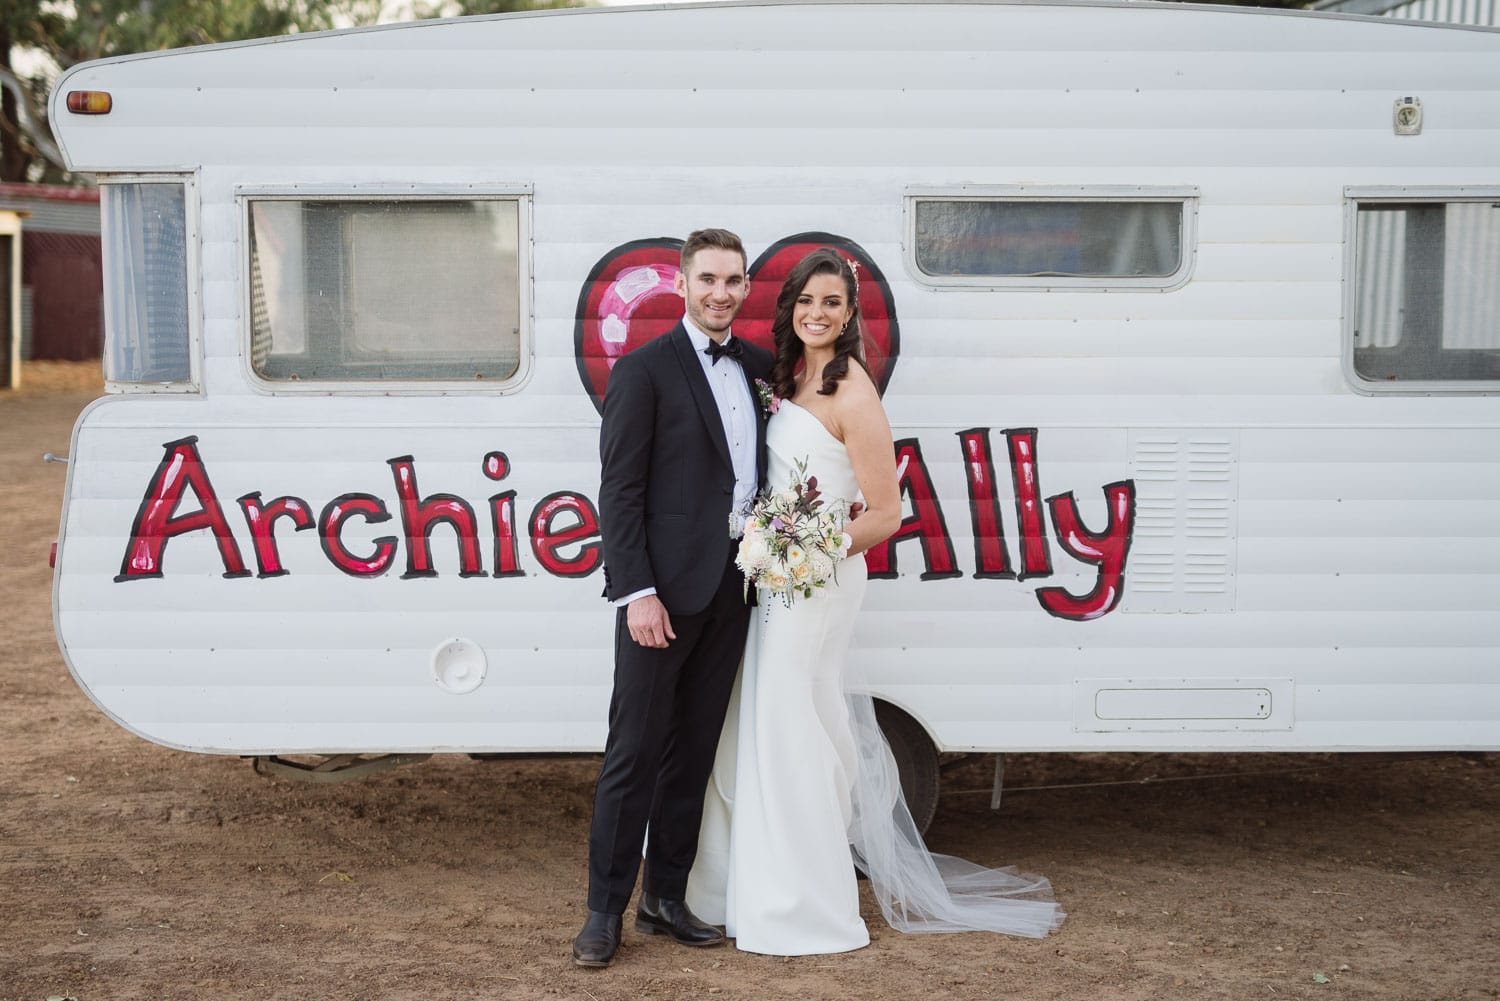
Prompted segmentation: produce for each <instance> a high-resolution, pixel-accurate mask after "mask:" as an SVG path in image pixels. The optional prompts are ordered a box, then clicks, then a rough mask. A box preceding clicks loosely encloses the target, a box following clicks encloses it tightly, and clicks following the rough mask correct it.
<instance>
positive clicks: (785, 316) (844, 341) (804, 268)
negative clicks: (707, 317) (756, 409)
mask: <svg viewBox="0 0 1500 1001" xmlns="http://www.w3.org/2000/svg"><path fill="white" fill-rule="evenodd" d="M813 275H837V276H838V277H839V278H840V279H842V280H843V283H844V296H845V298H846V299H848V301H849V305H850V307H851V308H852V309H853V312H852V313H850V314H849V322H848V324H847V325H845V327H844V330H843V332H842V333H841V334H839V337H838V340H836V341H834V342H833V352H834V354H833V360H832V361H830V362H829V363H828V364H827V365H824V366H823V373H822V375H823V385H822V386H820V387H819V388H818V393H819V395H821V396H832V395H833V393H834V392H835V391H837V390H838V388H839V380H840V379H842V378H844V377H845V376H846V375H848V374H849V359H850V358H853V359H854V360H855V361H856V362H858V363H859V365H860V367H861V368H864V369H865V371H867V372H868V371H869V367H868V366H866V365H865V349H864V338H863V336H862V335H861V333H860V331H861V323H860V319H859V283H858V281H857V280H856V279H855V276H854V269H853V268H851V267H850V266H849V262H848V261H846V260H845V259H844V257H843V255H842V254H840V253H839V252H838V251H836V250H833V249H832V248H830V247H819V248H818V249H817V250H814V251H813V252H812V253H810V254H808V255H807V256H806V257H804V258H802V260H800V261H798V262H797V263H796V264H795V265H793V266H792V270H791V272H790V273H788V274H787V276H786V281H785V282H783V283H782V285H781V292H780V293H779V294H778V295H777V296H776V318H775V319H774V320H773V321H772V322H771V339H772V343H773V344H774V346H775V348H776V360H775V362H774V363H773V364H772V366H771V388H772V389H773V390H774V391H775V393H776V395H777V396H779V397H781V398H782V399H788V398H790V397H791V396H792V394H793V393H794V392H795V391H796V388H797V365H798V363H799V362H801V361H802V356H803V354H804V353H805V349H804V348H803V346H802V341H801V340H799V339H798V337H797V334H796V332H795V331H793V330H792V310H793V309H794V308H795V307H796V305H797V296H799V295H801V294H802V290H803V289H804V288H805V287H806V286H807V283H808V282H809V281H810V280H811V279H812V277H813Z"/></svg>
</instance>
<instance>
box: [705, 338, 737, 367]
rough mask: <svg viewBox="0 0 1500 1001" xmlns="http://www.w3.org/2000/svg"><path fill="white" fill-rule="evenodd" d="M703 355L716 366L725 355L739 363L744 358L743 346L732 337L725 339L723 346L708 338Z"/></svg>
mask: <svg viewBox="0 0 1500 1001" xmlns="http://www.w3.org/2000/svg"><path fill="white" fill-rule="evenodd" d="M703 353H704V354H706V355H708V356H709V357H710V358H712V359H713V364H715V365H717V364H719V359H720V358H723V357H724V356H725V355H728V356H729V357H731V358H733V359H734V360H735V361H739V360H740V359H741V358H743V357H745V346H744V345H743V344H741V343H740V342H739V341H738V340H736V339H735V338H733V337H726V338H725V339H724V343H723V344H720V343H718V342H716V341H714V340H713V339H712V338H710V339H709V342H708V347H706V348H704V349H703Z"/></svg>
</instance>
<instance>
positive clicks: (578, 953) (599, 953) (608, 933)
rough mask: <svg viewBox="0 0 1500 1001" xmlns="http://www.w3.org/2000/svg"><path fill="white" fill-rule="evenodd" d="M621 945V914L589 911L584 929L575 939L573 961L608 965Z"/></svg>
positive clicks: (582, 963)
mask: <svg viewBox="0 0 1500 1001" xmlns="http://www.w3.org/2000/svg"><path fill="white" fill-rule="evenodd" d="M619 947H620V915H618V914H604V913H602V912H600V911H589V917H588V920H587V921H585V922H584V923H583V931H581V932H579V933H578V937H577V938H575V939H574V940H573V962H574V963H576V964H578V965H579V966H608V965H609V963H610V960H612V959H614V958H615V950H616V949H618V948H619Z"/></svg>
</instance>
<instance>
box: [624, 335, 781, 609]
mask: <svg viewBox="0 0 1500 1001" xmlns="http://www.w3.org/2000/svg"><path fill="white" fill-rule="evenodd" d="M682 327H683V329H684V330H686V331H687V335H688V340H689V341H691V342H692V345H693V354H694V356H696V357H697V359H698V364H699V365H701V366H703V375H704V377H705V378H706V379H708V388H709V391H710V392H711V393H713V397H714V404H715V405H716V406H717V407H718V408H719V422H720V424H721V425H722V426H723V428H724V438H725V440H726V441H728V443H729V458H730V461H731V462H732V463H733V465H734V503H733V505H732V506H731V507H730V509H729V510H730V518H731V520H733V521H735V522H736V523H737V524H738V525H740V526H743V524H744V516H745V515H746V514H747V513H749V511H750V504H751V502H752V501H754V499H755V488H756V486H757V483H756V464H755V448H756V444H757V430H758V429H757V428H756V421H757V418H758V415H757V414H756V412H755V400H754V399H753V398H752V397H751V395H750V385H749V383H747V382H746V381H745V370H744V369H743V368H741V367H740V363H739V361H738V360H737V359H734V358H731V357H729V356H728V355H724V356H722V357H720V358H719V360H718V363H717V364H715V362H714V360H713V359H712V358H711V357H709V356H708V355H707V354H705V353H704V352H705V351H706V350H707V349H708V344H709V336H708V335H707V334H705V333H704V332H703V331H701V330H699V329H698V328H697V327H695V326H693V322H692V321H691V320H689V319H688V318H687V317H685V316H684V317H683V318H682ZM733 336H734V334H733V332H731V333H728V334H726V335H725V336H724V343H726V344H727V343H729V340H730V338H732V337H733ZM724 531H725V533H726V534H730V526H729V525H728V524H726V525H725V526H724ZM732 534H734V535H738V534H740V533H739V532H734V533H732ZM655 593H656V588H654V587H648V588H644V589H642V590H640V591H636V592H635V593H633V594H627V595H626V596H625V597H623V598H618V599H616V600H615V602H614V604H615V605H616V606H617V607H622V606H625V605H628V604H630V603H631V602H632V601H634V600H636V599H637V598H644V597H645V596H646V595H648V594H655Z"/></svg>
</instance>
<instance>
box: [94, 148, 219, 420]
mask: <svg viewBox="0 0 1500 1001" xmlns="http://www.w3.org/2000/svg"><path fill="white" fill-rule="evenodd" d="M95 184H96V186H97V187H98V188H99V202H100V211H99V251H100V264H101V268H102V278H103V281H104V282H106V283H107V282H108V281H109V280H110V273H109V266H108V265H107V264H106V263H105V262H104V249H105V248H106V247H108V246H109V245H110V242H111V236H112V235H113V234H112V229H111V225H112V224H111V222H110V218H109V213H107V212H105V211H104V208H103V203H104V188H105V187H106V186H109V185H118V184H179V185H181V186H182V213H183V225H182V229H183V237H184V240H185V241H186V246H185V247H184V248H183V261H184V263H185V270H186V274H185V275H184V281H186V282H187V327H188V329H187V335H188V343H187V352H188V378H187V380H186V381H183V380H173V381H170V382H132V381H120V380H116V379H105V380H104V391H105V392H106V393H109V394H111V395H121V396H129V395H135V394H148V393H161V394H165V393H180V394H185V395H194V394H201V393H202V392H203V270H202V265H203V230H202V226H201V224H200V217H201V210H202V204H201V202H200V201H199V178H198V171H196V170H192V171H186V170H178V171H173V170H154V171H135V172H127V173H118V174H98V175H96V177H95ZM109 303H110V296H109V294H108V292H105V293H104V296H103V300H102V302H101V303H100V306H101V309H102V311H103V313H104V331H105V337H106V338H109V337H110V330H111V328H112V327H113V326H114V319H113V318H112V317H111V315H110V314H111V312H112V311H111V310H110V308H109ZM108 361H109V351H108V349H107V347H106V348H105V350H104V352H103V358H101V364H105V365H106V366H107V363H108Z"/></svg>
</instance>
